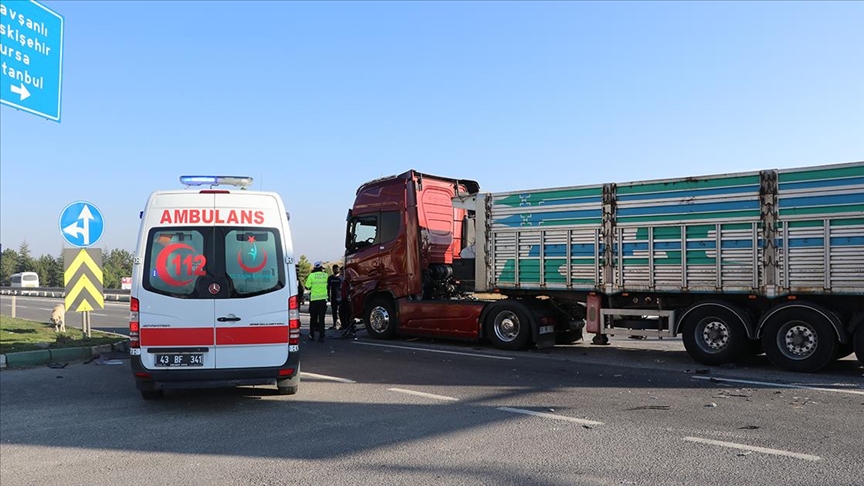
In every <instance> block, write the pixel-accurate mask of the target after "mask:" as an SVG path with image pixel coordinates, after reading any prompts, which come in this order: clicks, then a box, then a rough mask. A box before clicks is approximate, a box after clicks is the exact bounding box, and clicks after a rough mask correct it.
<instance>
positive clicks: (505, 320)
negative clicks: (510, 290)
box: [485, 302, 532, 350]
mask: <svg viewBox="0 0 864 486" xmlns="http://www.w3.org/2000/svg"><path fill="white" fill-rule="evenodd" d="M485 321H486V322H485V326H486V336H487V337H488V338H489V340H490V341H492V344H493V345H494V346H495V347H496V348H499V349H508V350H515V349H524V348H526V347H528V344H530V342H531V334H532V331H531V321H530V320H529V317H528V313H527V312H526V311H525V310H524V309H523V307H522V306H521V305H518V304H513V303H510V302H498V303H496V304H493V307H492V308H491V309H490V310H489V313H488V314H486V319H485Z"/></svg>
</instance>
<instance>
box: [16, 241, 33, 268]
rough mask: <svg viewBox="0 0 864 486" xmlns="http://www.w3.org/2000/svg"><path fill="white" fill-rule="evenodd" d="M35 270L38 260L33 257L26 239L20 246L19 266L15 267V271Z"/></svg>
mask: <svg viewBox="0 0 864 486" xmlns="http://www.w3.org/2000/svg"><path fill="white" fill-rule="evenodd" d="M35 271H36V262H35V261H34V260H33V257H31V256H30V245H28V244H27V240H24V241H23V242H21V246H20V247H19V248H18V267H17V268H16V269H15V272H16V273H17V272H35Z"/></svg>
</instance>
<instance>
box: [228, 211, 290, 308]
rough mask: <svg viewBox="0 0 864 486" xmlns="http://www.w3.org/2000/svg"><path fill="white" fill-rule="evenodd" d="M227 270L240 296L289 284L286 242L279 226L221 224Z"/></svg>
mask: <svg viewBox="0 0 864 486" xmlns="http://www.w3.org/2000/svg"><path fill="white" fill-rule="evenodd" d="M221 230H222V233H223V234H224V240H223V241H224V244H225V272H226V273H227V274H228V277H229V278H230V279H231V282H232V284H233V286H234V293H235V295H236V296H238V297H249V296H252V295H258V294H263V293H266V292H271V291H274V290H278V289H281V288H283V287H284V286H285V270H284V265H283V264H282V262H283V258H282V245H281V241H282V240H281V237H280V235H279V230H277V229H275V228H261V227H254V228H245V227H240V228H236V227H232V228H221Z"/></svg>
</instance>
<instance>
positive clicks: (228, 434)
mask: <svg viewBox="0 0 864 486" xmlns="http://www.w3.org/2000/svg"><path fill="white" fill-rule="evenodd" d="M0 303H2V306H0V311H2V313H3V314H8V307H7V298H6V296H4V298H3V299H0ZM18 304H19V308H18V309H17V312H18V315H19V316H21V317H26V315H25V314H24V312H25V306H24V304H25V303H24V302H22V301H20V300H19V302H18ZM26 304H27V306H26V308H27V309H30V308H31V307H32V309H33V310H32V312H36V313H39V312H43V313H44V312H45V309H48V308H50V307H52V305H45V307H44V309H41V310H40V309H39V308H38V306H39V305H43V304H39V303H29V302H28V303H26ZM26 312H30V310H27V311H26ZM104 313H105V314H106V315H105V316H104V317H105V318H106V321H105V322H106V323H108V324H111V328H112V329H118V328H120V329H122V327H121V324H123V322H125V321H121V323H120V324H118V323H117V320H118V319H121V317H122V319H123V320H125V319H126V314H127V313H128V311H127V310H126V308H125V306H118V307H117V308H116V309H115V307H114V306H112V305H109V306H107V307H106V309H105V312H104ZM115 313H116V315H115ZM97 314H99V313H94V316H93V324H94V327H97V328H98V327H100V326H101V327H107V326H106V325H105V324H99V321H97V319H101V317H102V316H99V315H97ZM304 318H305V316H304ZM42 319H44V317H43V318H42ZM69 322H70V324H71V323H72V322H73V319H70V320H69ZM328 322H329V319H328ZM112 323H113V324H112ZM364 334H365V333H362V332H361V333H360V339H358V340H356V341H354V340H341V339H328V341H327V342H325V343H323V344H319V343H308V342H306V340H305V332H304V342H303V344H302V346H301V349H302V351H301V352H302V370H303V374H302V380H303V381H302V383H301V387H300V392H299V393H298V394H297V395H294V396H288V397H286V396H279V395H277V394H276V392H275V389H274V388H273V387H254V388H253V387H247V388H240V389H234V390H213V391H189V392H182V391H178V392H168V394H166V396H165V397H164V399H162V400H158V401H143V400H141V398H140V396H139V395H138V393H137V392H136V391H135V388H134V383H133V381H132V377H131V371H130V370H129V367H128V363H127V362H126V361H125V360H124V361H123V362H122V364H119V365H97V364H96V363H95V362H94V363H90V364H82V363H72V364H69V365H68V366H67V367H66V368H63V369H59V370H58V369H51V368H47V367H39V368H33V369H26V370H6V371H3V372H0V457H2V461H0V484H3V485H4V486H5V485H18V484H34V485H35V484H39V485H43V484H61V485H62V484H111V483H117V482H128V481H129V480H130V478H141V479H142V480H143V479H145V478H146V482H147V483H148V484H207V485H213V484H244V485H245V484H311V483H316V484H328V485H330V484H334V485H342V484H345V485H355V484H406V485H409V484H410V485H412V486H416V485H420V484H422V485H425V484H430V485H433V484H434V485H440V484H459V485H466V484H489V485H510V484H512V485H526V484H537V485H573V484H592V485H593V484H598V485H655V484H656V485H666V484H688V485H694V484H699V485H729V484H756V485H760V484H766V485H776V484H784V485H798V484H801V485H804V484H807V485H829V484H831V485H853V484H864V472H862V471H864V459H862V456H861V454H860V451H862V450H864V419H862V417H864V378H862V371H861V367H860V366H858V365H857V363H856V362H854V361H851V360H843V361H841V362H838V363H836V364H835V365H833V366H832V367H830V368H829V369H828V370H825V371H824V372H821V373H817V374H809V375H808V374H796V373H789V372H782V371H778V370H775V369H773V368H772V367H771V365H770V364H768V363H767V362H765V360H764V359H759V358H756V359H754V360H753V361H752V362H748V363H745V364H743V365H739V366H735V367H704V366H701V365H697V364H695V363H694V362H693V361H692V360H690V359H689V357H688V356H687V355H686V353H684V352H683V348H682V347H681V345H680V342H676V341H674V340H664V341H650V342H647V341H630V340H627V339H620V340H617V341H616V345H615V346H608V347H598V346H590V345H587V344H577V345H574V346H560V347H555V348H553V349H550V350H543V351H528V352H502V351H499V350H495V349H493V348H491V347H490V346H488V345H484V344H471V343H454V342H446V341H431V340H426V339H401V340H396V341H387V342H382V341H374V340H368V339H365V337H364ZM637 348H638V349H637Z"/></svg>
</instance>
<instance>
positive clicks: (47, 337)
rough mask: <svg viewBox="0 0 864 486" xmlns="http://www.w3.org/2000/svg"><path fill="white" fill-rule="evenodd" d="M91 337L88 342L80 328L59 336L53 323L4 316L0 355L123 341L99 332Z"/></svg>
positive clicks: (1, 317) (68, 328)
mask: <svg viewBox="0 0 864 486" xmlns="http://www.w3.org/2000/svg"><path fill="white" fill-rule="evenodd" d="M91 334H92V335H93V337H92V338H89V339H88V338H87V337H86V336H84V333H83V332H81V330H80V329H75V328H72V327H67V328H66V332H61V333H56V332H54V325H53V324H48V323H45V322H35V321H28V320H26V319H16V318H13V317H9V316H0V354H6V353H17V352H19V351H36V350H39V349H58V348H76V347H86V346H99V345H100V344H111V343H116V342H118V341H122V340H123V338H120V337H117V336H113V335H110V334H105V333H103V332H99V331H93V332H92V333H91ZM37 344H41V346H37Z"/></svg>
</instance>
